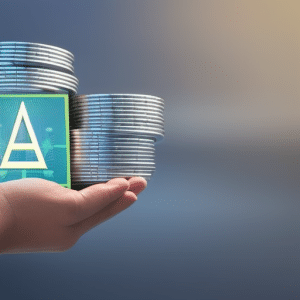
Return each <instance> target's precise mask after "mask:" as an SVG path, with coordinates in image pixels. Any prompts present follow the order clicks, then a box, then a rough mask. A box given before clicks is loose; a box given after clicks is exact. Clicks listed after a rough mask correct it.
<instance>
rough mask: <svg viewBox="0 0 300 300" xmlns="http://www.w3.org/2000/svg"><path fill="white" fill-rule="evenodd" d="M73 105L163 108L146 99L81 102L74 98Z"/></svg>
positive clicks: (159, 103)
mask: <svg viewBox="0 0 300 300" xmlns="http://www.w3.org/2000/svg"><path fill="white" fill-rule="evenodd" d="M72 100H73V102H74V103H76V104H78V105H91V104H93V105H111V106H114V105H117V104H123V105H128V104H141V105H151V106H154V107H155V106H156V107H159V108H162V109H163V108H164V106H165V105H164V103H163V102H158V101H155V100H147V99H134V98H117V99H106V98H100V99H86V100H81V99H78V98H76V96H75V97H74V98H73V99H72Z"/></svg>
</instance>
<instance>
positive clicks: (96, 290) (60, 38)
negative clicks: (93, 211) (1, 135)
mask: <svg viewBox="0 0 300 300" xmlns="http://www.w3.org/2000/svg"><path fill="white" fill-rule="evenodd" d="M299 8H300V5H299V2H298V1H296V0H295V1H292V0H288V1H278V0H272V1H271V0H264V1H258V0H251V1H235V0H228V1H218V0H205V1H200V0H199V1H192V0H185V1H183V0H182V1H179V0H178V1H177V0H164V1H156V0H151V1H150V0H147V1H143V0H136V1H130V0H127V1H121V0H118V1H117V0H113V1H86V0H85V1H77V0H72V1H62V0H61V1H57V0H52V1H43V0H39V1H32V0H30V1H1V2H0V33H1V34H0V36H1V40H3V41H13V40H16V41H28V42H39V43H46V44H51V45H56V46H59V47H62V48H65V49H67V50H69V51H71V52H72V53H74V55H75V59H76V61H75V73H76V76H77V77H78V78H79V80H80V86H79V93H80V94H92V93H142V94H150V95H155V96H160V97H162V98H164V99H165V106H166V108H165V131H166V137H165V140H164V141H163V142H162V143H160V144H158V145H157V147H156V157H157V159H156V163H157V171H156V173H155V174H154V176H153V179H152V180H151V181H150V182H149V183H148V188H147V189H146V190H145V191H144V192H143V193H142V194H141V195H140V196H139V199H138V201H137V203H135V204H134V205H133V206H131V207H130V208H129V209H127V210H126V211H124V212H122V213H121V214H119V215H118V216H116V217H115V218H113V219H111V220H109V221H107V222H105V223H103V224H102V225H100V226H98V227H97V228H95V229H93V230H92V231H90V232H89V233H87V234H86V235H85V236H83V237H82V238H81V239H80V240H79V242H78V243H77V244H76V245H75V246H74V247H73V248H72V249H71V250H69V251H67V252H65V253H60V254H42V253H39V254H22V255H2V256H1V257H0V269H1V272H0V297H1V299H2V298H3V299H8V300H10V299H72V300H74V299H105V300H106V299H114V300H117V299H130V300H134V299H136V300H143V299H151V300H152V299H155V300H159V299H164V300H169V299H176V300H177V299H180V300H181V299H182V300H193V299H195V300H196V299H197V300H198V299H201V300H202V299H203V300H204V299H211V300H212V299H231V300H232V299H296V297H300V286H299V269H300V253H299V242H300V236H299V235H300V233H299V227H300V226H299V212H300V204H299V175H300V173H299V167H300V165H299V162H298V161H300V155H299V150H298V149H299V136H298V135H299V125H300V121H299V112H300V110H299V89H300V88H299V75H300V74H299V72H300V71H299V70H300V60H299V50H300V49H299V45H300V30H299V28H300V24H299V23H300V21H299V16H298V12H299Z"/></svg>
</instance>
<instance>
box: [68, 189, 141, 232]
mask: <svg viewBox="0 0 300 300" xmlns="http://www.w3.org/2000/svg"><path fill="white" fill-rule="evenodd" d="M136 200H137V197H136V195H135V194H134V193H133V192H130V191H126V192H125V193H124V194H123V196H121V197H120V198H119V199H117V200H115V201H114V202H112V203H110V204H109V205H107V206H106V207H105V208H103V209H102V210H101V211H99V212H98V213H96V214H94V215H93V216H91V217H89V218H87V219H85V220H82V221H81V222H78V223H77V224H74V225H71V226H70V227H71V228H72V229H73V230H75V231H78V232H79V234H80V235H82V234H84V233H85V232H87V231H89V230H90V229H92V228H93V227H95V226H97V225H99V224H100V223H103V222H104V221H106V220H108V219H110V218H112V217H113V216H115V215H117V214H118V213H120V212H121V211H123V210H125V209H126V208H128V207H129V206H130V205H132V204H133V203H134V202H135V201H136Z"/></svg>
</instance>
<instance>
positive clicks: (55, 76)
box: [0, 69, 79, 86]
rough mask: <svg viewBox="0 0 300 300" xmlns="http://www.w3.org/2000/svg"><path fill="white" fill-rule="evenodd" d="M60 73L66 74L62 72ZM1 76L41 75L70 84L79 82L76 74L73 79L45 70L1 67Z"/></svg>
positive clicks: (75, 84)
mask: <svg viewBox="0 0 300 300" xmlns="http://www.w3.org/2000/svg"><path fill="white" fill-rule="evenodd" d="M44 70H45V69H44ZM60 73H61V74H66V73H62V72H60ZM67 75H68V74H67ZM0 76H1V78H19V77H29V78H31V77H39V78H49V79H50V80H51V79H52V80H54V79H59V80H63V81H65V82H68V83H70V84H73V85H74V86H78V83H79V82H78V80H77V78H76V77H75V76H73V78H74V79H72V78H70V77H67V76H64V75H60V74H52V73H48V74H47V73H45V72H39V71H1V69H0ZM75 79H76V80H75Z"/></svg>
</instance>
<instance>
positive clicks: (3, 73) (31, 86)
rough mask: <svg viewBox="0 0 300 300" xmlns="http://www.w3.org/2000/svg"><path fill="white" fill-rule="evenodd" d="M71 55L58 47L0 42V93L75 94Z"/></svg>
mask: <svg viewBox="0 0 300 300" xmlns="http://www.w3.org/2000/svg"><path fill="white" fill-rule="evenodd" d="M73 62H74V56H73V54H72V53H71V52H69V51H67V50H64V49H62V48H59V47H55V46H50V45H44V44H37V43H26V42H0V93H1V94H14V93H34V94H37V93H40V94H44V93H55V94H58V93H59V94H69V95H75V94H76V93H77V89H78V79H77V78H76V77H75V76H74V67H73Z"/></svg>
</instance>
